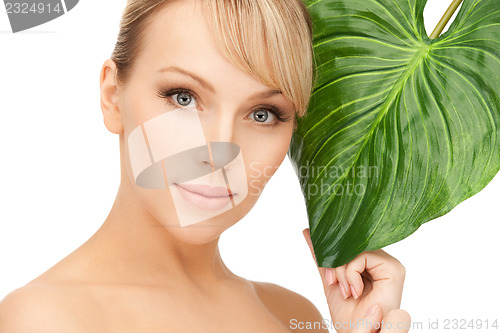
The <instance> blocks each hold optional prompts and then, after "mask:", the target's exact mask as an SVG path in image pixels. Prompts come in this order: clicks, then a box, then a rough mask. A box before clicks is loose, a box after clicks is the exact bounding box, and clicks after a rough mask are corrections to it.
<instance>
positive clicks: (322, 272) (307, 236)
mask: <svg viewBox="0 0 500 333" xmlns="http://www.w3.org/2000/svg"><path fill="white" fill-rule="evenodd" d="M302 235H304V239H305V240H306V243H307V245H308V246H309V250H310V251H311V254H312V257H313V259H314V262H315V263H316V267H317V268H318V272H319V276H320V277H321V282H322V283H323V287H324V288H326V287H327V286H328V285H329V284H330V283H332V282H333V281H330V280H333V268H325V267H318V262H317V261H316V255H315V254H314V248H313V245H312V241H311V234H310V233H309V228H306V229H304V230H302ZM327 270H330V272H331V276H332V278H329V279H328V281H327V276H326V275H327V274H326V273H327Z"/></svg>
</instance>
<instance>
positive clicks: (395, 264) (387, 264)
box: [353, 249, 405, 281]
mask: <svg viewBox="0 0 500 333" xmlns="http://www.w3.org/2000/svg"><path fill="white" fill-rule="evenodd" d="M358 257H359V258H360V259H359V260H358V261H356V264H357V267H356V268H357V269H356V270H358V271H360V270H361V269H363V270H364V269H366V270H367V271H368V273H370V276H371V277H372V279H373V280H374V281H378V280H386V279H387V278H391V279H394V278H397V279H398V280H404V275H405V268H404V266H403V265H402V264H401V263H400V262H399V260H397V259H396V258H394V257H393V256H391V255H390V254H389V253H387V252H385V251H384V250H382V249H378V250H374V251H365V252H363V253H361V254H359V255H358ZM358 257H356V259H358ZM356 259H354V260H356ZM354 260H353V261H354Z"/></svg>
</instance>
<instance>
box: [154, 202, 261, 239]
mask: <svg viewBox="0 0 500 333" xmlns="http://www.w3.org/2000/svg"><path fill="white" fill-rule="evenodd" d="M254 204H255V201H254V200H244V201H243V202H242V203H240V204H239V205H238V206H236V207H234V208H232V209H230V210H228V211H226V212H224V213H222V214H219V215H217V216H214V217H212V218H209V219H207V220H205V221H202V222H198V223H193V224H190V225H187V226H183V227H180V226H179V225H176V226H171V225H170V226H169V225H166V224H163V223H162V224H163V225H164V227H165V228H166V229H167V230H168V232H170V234H172V235H173V236H174V237H175V238H177V239H178V240H180V241H182V242H185V243H188V244H193V245H203V244H207V243H210V242H212V241H214V240H215V239H217V238H218V237H219V236H220V235H221V234H222V233H223V232H224V231H225V230H227V229H229V228H230V227H231V226H233V225H235V224H236V223H237V222H238V221H240V220H241V219H242V218H243V217H244V216H245V215H246V214H247V213H248V212H249V211H250V209H251V208H252V207H253V205H254ZM160 223H161V221H160Z"/></svg>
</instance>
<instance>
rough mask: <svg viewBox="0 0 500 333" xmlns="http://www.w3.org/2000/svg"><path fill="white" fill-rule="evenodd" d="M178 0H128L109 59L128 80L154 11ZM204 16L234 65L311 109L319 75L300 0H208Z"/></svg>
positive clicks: (300, 106)
mask: <svg viewBox="0 0 500 333" xmlns="http://www.w3.org/2000/svg"><path fill="white" fill-rule="evenodd" d="M174 1H175V0H128V1H127V6H126V7H125V9H124V11H123V14H122V19H121V22H120V31H119V34H118V39H117V42H116V45H115V48H114V51H113V53H112V56H111V59H112V60H113V61H114V62H115V63H116V66H117V80H118V82H119V83H124V82H126V80H127V77H128V75H129V73H130V70H131V67H132V64H133V62H134V60H135V59H136V58H137V56H138V55H139V53H140V52H141V48H140V41H141V40H142V36H141V33H142V32H143V31H144V28H145V26H146V25H147V24H148V23H149V22H150V21H151V20H152V18H153V17H154V15H153V14H154V13H155V12H157V11H158V10H159V9H160V8H162V7H163V6H164V5H166V4H169V3H172V2H174ZM205 2H206V4H207V11H204V13H205V15H206V22H207V24H208V26H209V28H210V29H211V33H212V35H213V36H214V37H215V38H214V39H215V41H216V43H217V45H218V47H219V50H220V51H221V53H222V54H223V55H224V56H225V57H226V58H227V60H228V61H230V62H231V63H232V64H233V65H235V66H236V67H238V68H239V69H241V70H242V71H244V72H246V73H248V74H250V75H251V76H252V77H254V78H256V79H257V80H258V81H259V82H261V83H262V84H264V85H267V86H270V87H272V88H275V89H278V90H280V91H281V92H282V93H283V94H284V96H285V97H287V98H288V99H290V100H291V101H292V102H293V103H294V105H295V109H296V116H298V117H302V116H303V115H304V114H305V113H306V110H307V107H308V104H309V99H310V97H311V91H312V88H313V86H314V82H313V80H315V62H314V55H313V46H312V22H311V17H310V16H309V12H308V11H307V8H306V7H305V5H304V4H303V3H302V0H208V1H205Z"/></svg>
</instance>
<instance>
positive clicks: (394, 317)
mask: <svg viewBox="0 0 500 333" xmlns="http://www.w3.org/2000/svg"><path fill="white" fill-rule="evenodd" d="M356 323H357V325H356V327H355V328H354V329H353V330H352V331H351V333H376V332H379V330H378V328H381V330H380V333H408V331H409V330H410V326H411V318H410V315H409V314H408V312H406V311H405V310H401V309H397V310H391V311H389V313H388V314H387V315H386V316H385V317H384V318H383V319H382V311H381V309H380V306H378V304H374V306H373V307H371V308H370V309H369V310H368V312H367V313H366V314H365V316H364V318H361V319H358V320H357V321H356ZM379 323H381V324H379ZM398 325H399V326H398Z"/></svg>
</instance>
